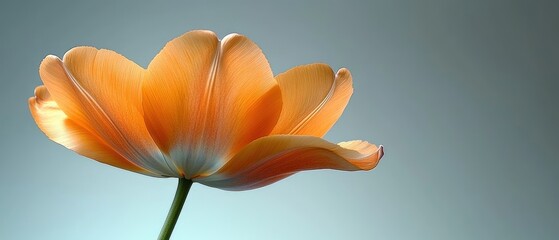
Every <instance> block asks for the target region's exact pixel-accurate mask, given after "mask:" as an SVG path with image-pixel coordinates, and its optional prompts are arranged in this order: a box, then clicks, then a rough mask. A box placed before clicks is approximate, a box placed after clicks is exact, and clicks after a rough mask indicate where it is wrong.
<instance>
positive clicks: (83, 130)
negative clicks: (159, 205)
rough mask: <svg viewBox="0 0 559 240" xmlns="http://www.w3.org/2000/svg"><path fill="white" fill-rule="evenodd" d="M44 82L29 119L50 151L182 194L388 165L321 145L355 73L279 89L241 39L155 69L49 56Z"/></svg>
mask: <svg viewBox="0 0 559 240" xmlns="http://www.w3.org/2000/svg"><path fill="white" fill-rule="evenodd" d="M39 75H40V77H41V79H42V81H43V83H44V85H42V86H39V87H37V88H36V89H35V96H34V97H31V98H30V99H29V107H30V110H31V114H32V116H33V118H34V119H35V122H36V123H37V125H38V126H39V128H40V129H41V130H42V131H43V132H44V133H45V134H46V135H47V136H48V137H49V138H50V139H51V140H53V141H54V142H57V143H59V144H61V145H63V146H65V147H66V148H69V149H71V150H73V151H75V152H77V153H78V154H80V155H83V156H85V157H88V158H91V159H94V160H96V161H99V162H102V163H105V164H108V165H112V166H115V167H118V168H121V169H125V170H129V171H133V172H137V173H141V174H144V175H148V176H154V177H175V178H179V179H181V181H182V182H183V183H184V184H183V185H184V186H182V187H181V186H180V185H179V189H177V190H180V189H183V190H184V189H186V192H188V189H189V188H190V185H191V184H192V182H198V183H201V184H204V185H207V186H210V187H215V188H220V189H225V190H248V189H254V188H259V187H263V186H266V185H269V184H271V183H274V182H276V181H278V180H281V179H283V178H286V177H288V176H290V175H292V174H294V173H296V172H299V171H303V170H313V169H337V170H345V171H356V170H370V169H372V168H374V167H375V166H376V165H377V163H378V162H379V160H380V158H381V157H382V156H383V148H382V146H378V147H377V146H376V145H373V144H370V143H368V142H365V141H360V140H356V141H348V142H342V143H338V144H335V143H330V142H328V141H326V140H324V139H322V137H323V136H324V135H325V134H326V132H327V131H328V130H329V129H330V128H331V127H332V126H333V125H334V123H335V122H336V121H337V119H338V118H339V117H340V115H341V114H342V112H343V110H344V108H345V106H346V105H347V103H348V101H349V99H350V96H351V94H352V92H353V88H352V78H351V74H350V72H349V71H348V70H347V69H345V68H342V69H340V70H338V71H337V72H334V71H332V69H331V68H330V67H329V66H328V65H325V64H309V65H303V66H298V67H295V68H292V69H290V70H288V71H286V72H284V73H282V74H279V75H277V76H275V77H274V75H273V73H272V70H271V69H270V66H269V64H268V61H267V60H266V58H265V56H264V54H263V53H262V51H261V50H260V49H259V48H258V46H257V45H256V44H254V43H253V42H252V41H251V40H249V39H248V38H246V37H245V36H242V35H239V34H230V35H228V36H226V37H225V38H223V39H222V40H219V39H218V37H217V36H216V35H215V34H214V33H213V32H210V31H201V30H198V31H191V32H187V33H185V34H183V35H182V36H180V37H177V38H175V39H173V40H171V41H170V42H169V43H167V44H166V45H165V47H164V48H163V49H162V50H161V51H160V52H159V54H157V55H156V56H155V58H154V59H153V60H152V61H151V63H149V65H148V67H147V68H143V67H141V66H139V65H137V64H135V63H134V62H132V61H130V60H128V59H127V58H125V57H123V56H122V55H120V54H118V53H116V52H113V51H110V50H105V49H96V48H93V47H75V48H73V49H71V50H69V51H68V52H66V54H64V56H63V57H62V59H60V58H58V57H56V56H52V55H49V56H47V57H46V58H45V59H44V60H43V61H42V63H41V65H40V68H39ZM177 192H178V191H177ZM184 195H185V196H184V197H186V194H184ZM175 200H177V199H175ZM182 201H183V202H184V199H183V200H182ZM180 204H181V206H182V203H180ZM173 205H174V204H173ZM178 211H179V212H180V209H179V210H178ZM176 217H178V214H177V216H176ZM168 220H169V219H168ZM175 222H176V219H175ZM172 224H173V226H174V223H172ZM171 230H172V227H171ZM169 235H170V233H169ZM166 237H167V238H168V236H166ZM167 238H165V236H163V237H161V236H160V239H167Z"/></svg>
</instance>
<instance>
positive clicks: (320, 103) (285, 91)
mask: <svg viewBox="0 0 559 240" xmlns="http://www.w3.org/2000/svg"><path fill="white" fill-rule="evenodd" d="M276 80H277V81H278V84H279V86H280V88H281V93H282V99H283V109H282V112H281V115H280V118H279V120H278V123H277V125H276V126H275V128H274V130H273V131H272V134H290V135H311V136H317V137H322V136H324V134H326V132H328V130H330V128H331V127H332V126H333V125H334V123H336V121H337V120H338V118H339V117H340V116H341V115H342V112H343V111H344V108H345V106H346V105H347V103H348V101H349V98H350V97H351V94H352V92H353V88H352V82H351V74H350V72H349V71H348V70H347V69H345V68H342V69H340V70H339V71H338V73H337V74H336V75H335V76H334V72H333V71H332V69H331V68H330V67H329V66H328V65H326V64H309V65H304V66H298V67H295V68H292V69H290V70H288V71H287V72H285V73H282V74H280V75H278V76H277V77H276Z"/></svg>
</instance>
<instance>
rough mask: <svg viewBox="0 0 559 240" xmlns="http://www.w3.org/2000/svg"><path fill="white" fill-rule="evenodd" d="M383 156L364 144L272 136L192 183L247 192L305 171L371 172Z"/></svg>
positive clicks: (375, 149) (303, 137)
mask: <svg viewBox="0 0 559 240" xmlns="http://www.w3.org/2000/svg"><path fill="white" fill-rule="evenodd" d="M382 156H383V148H382V146H380V147H377V146H375V145H372V144H370V143H368V142H365V141H350V142H342V143H339V144H337V145H336V144H333V143H330V142H327V141H325V140H323V139H321V138H317V137H312V136H291V135H275V136H268V137H263V138H260V139H258V140H256V141H254V142H252V143H250V144H249V145H247V146H246V147H245V148H243V149H242V150H241V151H240V152H239V153H238V154H237V155H235V156H234V157H233V159H231V160H230V161H229V162H227V164H225V165H224V166H223V167H222V168H221V169H219V170H218V171H217V172H215V173H214V174H212V175H210V176H208V177H201V178H198V179H195V181H197V182H200V183H202V184H204V185H208V186H211V187H216V188H221V189H225V190H248V189H254V188H259V187H263V186H266V185H268V184H271V183H274V182H276V181H279V180H281V179H283V178H285V177H288V176H289V175H291V174H294V173H296V172H299V171H304V170H313V169H337V170H344V171H356V170H370V169H373V168H374V167H375V166H376V165H377V164H378V162H379V160H380V159H381V158H382Z"/></svg>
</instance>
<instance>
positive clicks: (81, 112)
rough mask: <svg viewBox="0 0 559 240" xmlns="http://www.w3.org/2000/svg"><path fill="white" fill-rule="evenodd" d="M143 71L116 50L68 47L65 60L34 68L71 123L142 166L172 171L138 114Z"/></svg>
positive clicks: (49, 58)
mask: <svg viewBox="0 0 559 240" xmlns="http://www.w3.org/2000/svg"><path fill="white" fill-rule="evenodd" d="M63 62H64V63H63ZM143 71H144V70H143V69H142V68H141V67H139V66H137V65H136V64H134V63H133V62H131V61H129V60H127V59H126V58H124V57H122V56H120V55H118V54H117V53H114V52H112V51H108V50H97V49H95V48H91V47H77V48H74V49H72V50H70V51H68V52H67V53H66V55H65V56H64V61H61V60H60V59H59V58H57V57H55V56H47V57H46V58H45V59H44V60H43V62H42V63H41V67H40V69H39V73H40V76H41V79H42V80H43V82H44V84H45V86H46V88H47V89H48V91H49V92H50V94H51V95H52V99H53V100H54V101H55V102H56V103H57V104H58V106H59V107H60V109H61V110H62V111H63V112H64V113H65V114H66V115H67V117H68V118H69V119H71V120H72V121H73V122H74V123H76V124H78V125H79V126H81V127H82V128H84V129H85V130H87V131H89V132H90V133H92V134H95V135H96V136H97V137H98V138H100V139H102V140H103V141H104V142H105V143H107V145H109V146H110V147H111V148H112V149H113V150H114V151H116V152H118V153H119V155H121V156H123V157H124V158H126V159H128V160H129V161H132V162H134V163H135V164H136V165H138V166H140V167H141V168H143V169H146V170H148V171H150V172H153V173H154V174H156V175H161V176H175V175H177V174H176V171H175V170H172V168H171V167H169V166H168V164H166V163H165V162H164V161H163V160H162V159H164V158H163V157H162V155H161V153H160V151H159V150H158V149H157V146H156V145H155V143H153V141H152V140H151V137H150V135H149V133H148V132H147V129H146V127H145V124H144V121H143V118H142V113H141V107H140V106H141V105H140V98H139V97H140V95H139V94H140V84H141V78H142V74H143Z"/></svg>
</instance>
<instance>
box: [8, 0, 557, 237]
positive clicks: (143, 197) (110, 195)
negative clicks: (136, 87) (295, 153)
mask: <svg viewBox="0 0 559 240" xmlns="http://www.w3.org/2000/svg"><path fill="white" fill-rule="evenodd" d="M47 2H48V3H47ZM154 2H155V1H154ZM154 2H152V3H147V2H144V3H140V2H139V1H127V2H124V1H120V2H119V3H114V2H113V1H88V2H83V3H76V2H74V1H35V2H34V3H31V2H30V1H20V3H18V4H10V3H6V2H3V3H2V4H1V6H0V26H1V27H0V30H1V31H0V33H1V38H0V39H1V44H0V53H1V58H0V61H1V64H0V74H1V79H0V80H1V81H2V84H1V85H0V86H1V90H0V91H1V94H0V109H1V115H0V121H1V124H0V133H1V135H0V136H1V143H0V152H1V153H2V157H1V160H0V171H1V174H0V194H1V195H0V239H9V240H12V239H95V240H98V239H155V238H156V236H157V235H158V233H159V229H160V227H161V224H162V223H163V221H164V218H165V216H166V214H167V210H168V208H169V205H170V202H171V200H172V197H173V194H174V191H175V187H176V179H156V178H149V177H145V176H143V175H139V174H134V173H130V172H126V171H122V170H119V169H116V168H112V167H109V166H106V165H103V164H99V163H97V162H95V161H91V160H88V159H86V158H84V157H81V156H78V155H77V154H75V153H73V152H72V151H69V150H66V149H65V148H64V147H62V146H59V145H57V144H55V143H53V142H51V141H49V140H48V139H47V138H46V137H45V136H44V135H43V134H42V133H41V132H40V130H39V129H38V128H37V127H36V126H35V124H34V121H33V120H32V118H31V116H30V114H29V111H28V106H27V99H28V98H29V97H30V96H32V94H33V89H34V88H35V86H37V85H40V84H41V81H40V79H39V77H38V73H37V71H38V65H39V63H40V61H41V60H42V58H43V57H44V56H45V55H47V54H56V55H58V56H61V55H63V54H64V52H65V51H66V50H68V49H70V48H72V47H73V46H76V45H93V46H96V47H99V48H108V49H112V50H115V51H117V52H119V53H121V54H123V55H125V56H127V57H128V58H130V59H132V60H134V61H136V62H137V63H139V64H140V65H142V66H146V65H147V63H148V62H149V61H150V59H151V58H153V56H154V55H155V54H156V53H157V52H158V51H159V50H160V49H161V47H162V46H163V45H164V44H165V43H166V42H167V41H169V40H171V39H172V38H174V37H176V36H178V35H181V34H182V33H184V32H186V31H188V30H192V29H211V30H213V31H215V32H216V33H217V34H218V35H219V36H220V37H223V36H225V35H226V34H228V33H231V32H239V33H242V34H245V35H247V36H248V37H250V38H251V39H252V40H254V41H255V42H256V43H257V44H259V46H260V47H261V48H262V49H263V51H264V53H265V54H266V56H267V58H268V60H269V62H270V64H271V66H272V69H273V70H274V73H276V74H278V73H280V72H283V71H285V70H287V69H289V68H291V67H293V66H296V65H300V64H306V63H312V62H326V63H328V64H330V65H331V66H332V67H333V68H335V69H338V68H340V67H348V68H349V69H350V70H351V72H352V73H353V77H354V81H355V83H354V86H355V93H354V96H353V98H352V100H351V101H350V104H349V106H348V107H347V109H346V111H345V113H344V115H343V116H342V117H341V119H340V120H339V121H338V123H337V124H336V125H335V126H334V128H333V129H332V130H331V132H330V133H329V134H328V135H327V136H326V139H328V140H330V141H333V142H338V141H343V140H352V139H365V140H369V141H371V142H374V143H377V144H384V145H385V147H386V152H387V154H386V156H385V157H384V159H383V161H382V162H381V164H380V165H379V166H378V167H377V168H376V169H375V170H373V171H371V172H356V173H349V172H338V171H329V170H321V171H312V172H305V173H300V174H297V175H295V176H293V177H290V178H288V179H286V180H284V181H281V182H278V183H276V184H274V185H271V186H269V187H266V188H262V189H258V190H253V191H246V192H227V191H222V190H218V189H212V188H208V187H205V186H202V185H199V184H195V185H194V186H193V188H192V190H191V192H190V196H189V199H188V200H187V204H186V206H185V208H184V209H183V212H182V215H181V218H180V220H179V222H178V224H177V227H176V230H175V233H174V235H173V237H174V239H278V240H279V239H282V240H283V239H428V240H431V239H559V205H558V204H559V188H558V183H559V162H558V159H557V156H558V153H559V150H558V149H559V148H558V146H557V145H558V143H559V128H558V127H557V124H558V123H559V111H558V110H559V109H558V107H557V103H559V47H558V44H559V15H558V14H557V13H558V11H559V7H558V5H557V4H555V3H554V2H556V1H481V0H480V1H461V2H460V1H388V0H387V1H368V2H365V1H362V2H359V1H354V2H349V1H346V2H345V3H341V1H339V2H332V1H314V2H306V3H299V2H298V1H274V2H273V3H259V2H258V1H254V2H237V3H235V4H232V3H225V2H222V3H215V2H211V3H204V4H202V2H205V1H199V2H191V3H185V2H179V1H173V2H166V3H154Z"/></svg>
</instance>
